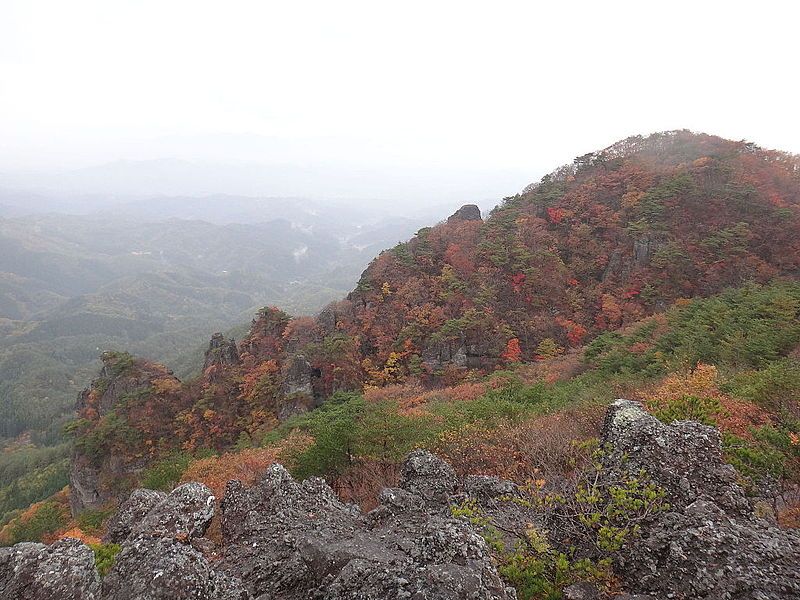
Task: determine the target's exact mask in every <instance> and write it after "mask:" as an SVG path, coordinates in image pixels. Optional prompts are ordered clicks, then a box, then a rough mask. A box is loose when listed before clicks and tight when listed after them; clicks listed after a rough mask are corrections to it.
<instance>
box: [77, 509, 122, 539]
mask: <svg viewBox="0 0 800 600" xmlns="http://www.w3.org/2000/svg"><path fill="white" fill-rule="evenodd" d="M112 514H114V509H113V508H106V509H97V510H86V511H84V512H82V513H81V514H79V515H78V517H77V519H76V520H77V521H78V525H80V528H81V529H82V530H83V531H85V532H86V533H89V534H96V533H98V532H99V531H101V530H102V528H103V523H104V522H105V521H106V519H108V518H109V517H110V516H111V515H112Z"/></svg>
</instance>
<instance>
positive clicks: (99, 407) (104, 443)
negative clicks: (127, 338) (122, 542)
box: [69, 353, 180, 514]
mask: <svg viewBox="0 0 800 600" xmlns="http://www.w3.org/2000/svg"><path fill="white" fill-rule="evenodd" d="M179 388H180V382H179V381H178V379H177V378H176V377H175V376H173V375H172V373H170V372H169V371H168V370H166V369H165V368H164V367H163V366H161V365H157V364H154V363H149V362H146V361H143V360H137V359H134V358H133V357H131V356H130V355H128V354H124V353H106V354H104V355H103V368H102V370H101V371H100V374H99V376H98V377H97V379H95V380H94V381H93V382H92V383H91V385H90V386H89V387H88V388H87V389H85V390H84V391H83V392H81V394H80V395H79V396H78V402H77V407H76V408H77V411H78V415H79V417H80V418H79V420H78V422H77V423H76V424H75V425H74V432H75V433H77V434H79V438H78V442H77V443H76V444H75V447H74V450H73V453H72V460H71V469H70V476H69V481H70V505H71V508H72V512H73V514H78V513H80V512H83V511H84V510H87V509H99V508H101V507H103V506H104V505H106V504H107V503H108V502H109V501H110V500H113V499H115V498H116V497H117V495H118V494H119V493H120V492H124V491H125V490H126V489H128V490H129V489H130V486H131V485H134V484H135V483H136V480H137V476H138V474H139V473H140V472H141V470H142V469H143V468H144V467H145V466H146V464H147V462H148V460H149V459H150V458H151V455H150V454H149V453H145V452H144V451H142V450H141V449H140V448H139V447H138V446H139V442H140V441H141V440H140V438H141V437H142V433H143V432H141V431H139V430H137V429H135V426H137V425H138V423H136V422H134V423H131V422H130V421H129V418H128V417H130V416H133V415H139V416H144V414H148V415H150V416H153V417H155V418H159V417H161V418H164V417H166V418H172V417H173V416H174V413H173V412H172V411H171V410H168V411H167V412H164V411H163V410H162V411H155V410H153V411H152V412H150V411H148V410H146V406H144V405H145V404H147V403H148V401H150V400H151V396H153V395H154V394H155V393H156V392H155V390H161V392H159V393H163V394H164V396H165V398H163V399H160V400H165V401H169V398H166V396H168V395H171V394H174V393H175V392H176V391H177V390H178V389H179ZM137 409H138V410H137ZM139 413H141V414H139ZM156 427H157V426H155V424H150V425H149V427H148V429H149V430H150V431H151V432H155V429H156ZM151 445H152V444H151Z"/></svg>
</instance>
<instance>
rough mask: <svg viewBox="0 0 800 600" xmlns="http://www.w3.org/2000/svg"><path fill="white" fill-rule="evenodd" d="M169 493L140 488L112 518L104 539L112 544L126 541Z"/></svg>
mask: <svg viewBox="0 0 800 600" xmlns="http://www.w3.org/2000/svg"><path fill="white" fill-rule="evenodd" d="M166 497H167V495H166V494H165V493H164V492H157V491H155V490H146V489H138V490H134V491H133V493H131V495H130V496H129V497H128V499H127V500H125V501H124V502H123V503H122V504H121V505H120V507H119V509H118V510H117V512H116V514H115V515H114V516H113V517H112V518H111V521H110V522H109V523H108V526H107V528H106V535H105V537H104V538H103V541H104V542H106V543H111V544H120V543H122V542H124V541H125V540H126V539H127V538H128V536H129V535H130V534H131V529H133V528H134V527H136V526H137V525H138V524H139V523H141V522H142V520H143V519H144V518H145V517H146V516H147V514H148V513H149V512H150V511H151V510H153V509H154V508H155V507H156V506H158V505H159V504H161V502H163V501H164V499H165V498H166Z"/></svg>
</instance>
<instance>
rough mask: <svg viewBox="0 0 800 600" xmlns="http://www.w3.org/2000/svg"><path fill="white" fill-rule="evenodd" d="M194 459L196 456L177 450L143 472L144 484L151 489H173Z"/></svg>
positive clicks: (166, 490)
mask: <svg viewBox="0 0 800 600" xmlns="http://www.w3.org/2000/svg"><path fill="white" fill-rule="evenodd" d="M193 459H194V456H192V455H191V454H189V453H186V452H175V453H173V454H170V455H169V456H167V457H165V458H162V459H161V460H159V461H158V462H156V463H154V464H152V465H151V466H150V467H149V468H148V469H147V470H146V471H145V472H144V473H143V474H142V478H141V482H142V486H144V487H146V488H148V489H151V490H161V491H164V492H170V491H172V489H173V488H174V487H175V486H176V485H177V484H178V482H179V481H180V480H181V477H182V476H183V474H184V472H186V469H188V468H189V463H190V462H192V460H193Z"/></svg>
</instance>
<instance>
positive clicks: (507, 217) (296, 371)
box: [74, 131, 800, 503]
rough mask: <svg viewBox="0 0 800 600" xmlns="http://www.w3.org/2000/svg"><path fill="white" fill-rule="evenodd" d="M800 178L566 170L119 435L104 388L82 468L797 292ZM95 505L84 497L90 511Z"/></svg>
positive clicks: (669, 151) (684, 166)
mask: <svg viewBox="0 0 800 600" xmlns="http://www.w3.org/2000/svg"><path fill="white" fill-rule="evenodd" d="M798 164H799V163H798V160H797V158H796V157H793V156H790V155H786V154H782V153H778V152H771V151H764V150H761V149H759V148H757V147H755V146H753V145H751V144H747V143H744V142H731V141H727V140H723V139H721V138H716V137H712V136H707V135H699V134H693V133H689V132H685V131H678V132H668V133H662V134H655V135H652V136H649V137H647V138H631V139H628V140H624V141H622V142H619V143H617V144H615V145H613V146H611V147H609V148H607V149H605V150H603V151H600V152H597V153H594V154H591V155H587V156H583V157H580V158H579V159H576V161H575V163H573V164H572V165H569V166H567V167H563V168H561V169H559V170H557V171H556V172H554V173H553V174H551V175H548V176H546V177H544V178H543V179H542V181H541V182H540V183H538V184H535V185H531V186H529V187H528V188H526V190H524V191H523V192H522V193H521V194H519V195H517V196H514V197H511V198H507V199H506V200H505V201H504V202H503V204H502V205H501V206H499V207H498V208H497V209H495V210H494V211H493V212H492V213H491V214H490V215H489V217H488V218H487V219H486V221H483V220H482V219H481V217H480V211H479V209H478V208H477V207H474V206H465V207H464V208H462V209H460V210H459V211H458V212H456V213H455V214H454V215H453V216H451V217H450V218H449V219H448V220H447V221H446V222H442V223H440V224H438V225H436V226H434V227H431V228H423V229H421V230H420V231H419V232H418V233H417V235H416V236H415V237H414V238H413V239H412V240H411V241H409V242H407V243H403V244H399V245H397V246H396V247H394V248H393V249H391V250H388V251H385V252H383V253H381V254H380V255H379V256H378V257H377V258H376V259H375V260H374V261H373V262H372V263H371V264H370V266H369V267H368V268H367V269H366V271H365V272H364V273H363V275H362V276H361V279H360V281H359V283H358V285H357V286H356V288H355V290H354V291H352V292H351V293H350V294H349V295H348V297H347V299H346V300H343V301H340V302H335V303H333V304H330V305H329V306H327V307H326V308H325V309H324V310H323V311H322V312H321V313H320V314H319V315H318V316H317V317H316V318H314V319H312V318H309V317H301V318H296V319H292V318H291V317H289V315H287V314H286V313H285V312H283V311H281V310H278V309H274V308H265V309H262V310H261V311H259V313H258V314H257V316H256V318H255V319H254V320H253V322H252V325H251V328H250V332H249V333H248V334H247V336H246V337H245V338H244V339H243V340H242V341H241V342H240V343H239V344H238V346H237V345H236V344H235V343H234V342H226V344H227V346H226V347H229V348H230V349H231V352H226V353H223V354H222V355H219V352H220V348H221V346H220V345H219V344H217V345H216V346H214V345H212V347H211V348H210V349H209V353H207V357H206V364H205V367H204V372H203V375H202V376H201V377H200V378H199V379H197V380H193V381H190V382H188V383H187V384H185V385H184V384H180V385H179V384H178V383H176V382H174V383H173V384H170V385H169V386H167V388H168V390H169V391H168V393H166V392H165V393H166V394H167V395H166V396H165V395H164V394H161V393H159V392H158V391H157V389H158V386H150V388H148V390H149V391H147V392H146V393H144V392H143V393H144V395H143V396H142V398H141V401H140V403H137V405H136V406H137V408H136V412H134V413H130V412H128V411H129V410H130V409H128V408H126V409H123V413H122V414H118V415H117V417H121V418H122V422H124V423H127V425H126V428H123V430H121V432H117V431H116V430H113V429H112V430H110V431H106V429H105V426H106V425H105V424H106V422H107V420H108V419H109V418H111V417H112V415H114V414H115V412H114V411H113V410H111V407H114V406H116V405H117V404H118V402H117V400H115V396H113V395H112V396H111V397H107V394H110V393H116V392H114V390H115V389H116V387H114V388H107V387H106V386H107V383H104V382H106V380H107V379H108V377H107V376H104V377H103V378H101V380H99V383H98V382H95V384H93V386H92V388H91V390H92V391H90V392H87V393H88V394H89V396H84V398H96V400H95V404H92V403H91V402H88V401H87V400H84V401H82V406H83V408H82V409H81V414H82V415H83V418H82V420H81V424H80V426H79V427H78V428H77V430H76V431H78V432H79V439H81V440H84V442H81V443H80V444H79V445H78V448H79V455H81V452H80V448H81V444H84V443H85V444H89V447H91V448H93V449H94V450H92V452H95V453H96V456H97V457H98V458H99V460H101V461H102V460H106V459H107V458H108V457H111V456H116V452H117V451H122V449H123V448H128V449H130V448H131V447H132V446H131V440H132V439H133V438H130V437H129V435H128V434H129V433H130V432H131V431H136V432H140V433H141V432H142V431H144V430H147V429H148V428H149V427H150V424H149V421H150V419H151V416H152V415H153V414H156V413H157V412H158V411H161V410H167V411H168V412H167V414H168V415H169V418H168V419H166V420H165V419H164V418H163V415H162V417H160V418H159V419H158V421H159V427H161V426H164V425H165V424H167V423H169V422H170V421H172V430H171V434H170V435H165V434H164V433H163V432H161V431H160V430H159V432H156V433H152V434H147V435H140V433H137V434H136V436H137V439H139V443H140V444H143V446H141V447H140V450H139V451H138V452H137V453H136V456H142V455H144V453H149V454H151V455H159V454H163V453H164V452H167V451H169V449H170V448H174V447H175V444H180V445H181V446H182V447H183V448H184V449H200V448H212V449H215V450H217V451H219V450H224V449H226V448H230V447H232V446H233V445H234V444H235V443H237V440H239V438H240V437H241V436H242V435H245V436H246V437H247V438H248V439H257V438H260V437H263V436H264V435H265V434H267V433H268V432H269V431H270V430H271V429H273V428H274V427H275V426H276V425H277V424H278V423H280V422H282V421H285V420H286V419H287V418H289V417H291V416H292V415H296V414H298V413H302V412H305V411H307V410H309V409H312V408H314V407H316V406H318V405H319V404H320V403H322V402H323V401H324V400H325V399H326V398H328V397H330V396H331V395H332V394H335V393H337V392H341V391H360V390H362V389H363V388H364V387H365V386H367V387H373V386H378V387H380V386H387V385H391V384H400V383H404V382H408V381H409V380H413V381H418V382H419V383H420V384H422V385H427V386H430V385H433V386H437V385H443V384H445V385H454V384H457V383H458V382H460V381H465V380H470V379H473V378H475V377H476V376H480V374H487V373H491V372H492V371H493V370H495V369H497V368H500V367H502V366H504V365H508V364H513V363H518V362H520V361H523V362H524V361H530V360H533V359H535V358H552V357H557V356H558V355H560V354H562V353H563V352H564V348H571V347H578V346H581V345H582V344H584V343H586V342H588V341H590V340H592V339H593V338H595V337H596V336H598V335H600V334H602V333H604V332H609V331H614V330H618V329H620V328H624V327H626V326H629V325H630V324H632V323H635V322H639V321H640V320H641V319H643V318H645V317H647V316H648V315H653V314H655V313H657V312H660V311H663V310H664V309H665V308H666V307H668V306H670V305H672V304H673V303H675V302H680V301H682V299H685V298H688V297H695V296H696V297H701V296H707V295H711V294H715V293H719V292H721V291H722V290H724V289H726V288H728V287H730V286H737V285H743V284H745V283H754V284H757V283H766V282H768V281H773V280H776V279H780V278H796V277H797V275H798V273H799V269H800V242H798V238H797V236H796V232H797V231H800V184H799V183H798V181H799V178H800V167H798ZM789 310H791V309H789ZM218 356H229V357H231V358H229V359H228V360H224V361H220V360H218V359H217V358H216V357H218ZM120 360H121V361H122V362H123V364H125V365H128V364H130V369H132V371H131V375H130V376H131V377H133V380H134V382H135V381H139V378H140V377H142V376H143V374H146V373H147V372H148V368H149V367H147V364H149V363H146V362H145V363H141V362H138V361H137V360H135V359H133V358H132V357H130V356H129V355H127V354H126V355H123V357H122V358H119V356H118V355H116V354H114V355H109V357H107V359H106V365H105V371H104V372H116V370H118V369H119V368H120V367H119V366H118V362H119V361H120ZM109 361H110V362H109ZM131 361H132V362H131ZM127 369H128V367H126V369H125V370H126V372H127ZM144 376H146V375H144ZM147 377H149V376H147ZM121 385H122V387H123V389H128V388H129V387H131V386H132V387H136V385H134V384H130V383H122V384H121ZM131 409H132V407H131ZM109 410H111V412H108V411H109ZM117 417H114V418H117ZM130 427H132V428H133V429H132V430H129V429H127V428H130ZM103 457H105V458H103ZM81 460H83V459H81ZM115 464H117V466H118V467H119V464H118V462H117V463H115ZM132 468H134V469H138V467H132ZM101 470H102V469H101ZM123 471H124V474H123V475H120V477H121V478H122V479H120V481H122V480H124V479H125V478H126V477H128V476H129V471H127V470H123ZM82 478H85V479H87V480H89V481H95V480H97V475H96V474H91V473H88V474H85V477H83V476H80V475H79V476H77V479H78V480H79V483H80V480H81V479H82ZM106 481H109V480H108V478H106ZM74 482H75V481H74ZM88 485H90V484H88V483H85V482H84V483H80V485H79V486H78V487H87V486H88ZM111 487H113V485H112V486H111ZM108 489H110V488H107V491H106V492H102V491H100V490H97V489H95V490H94V492H93V495H94V497H95V498H96V501H95V503H97V502H102V501H105V500H106V499H107V498H108V497H109V496H108Z"/></svg>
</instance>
